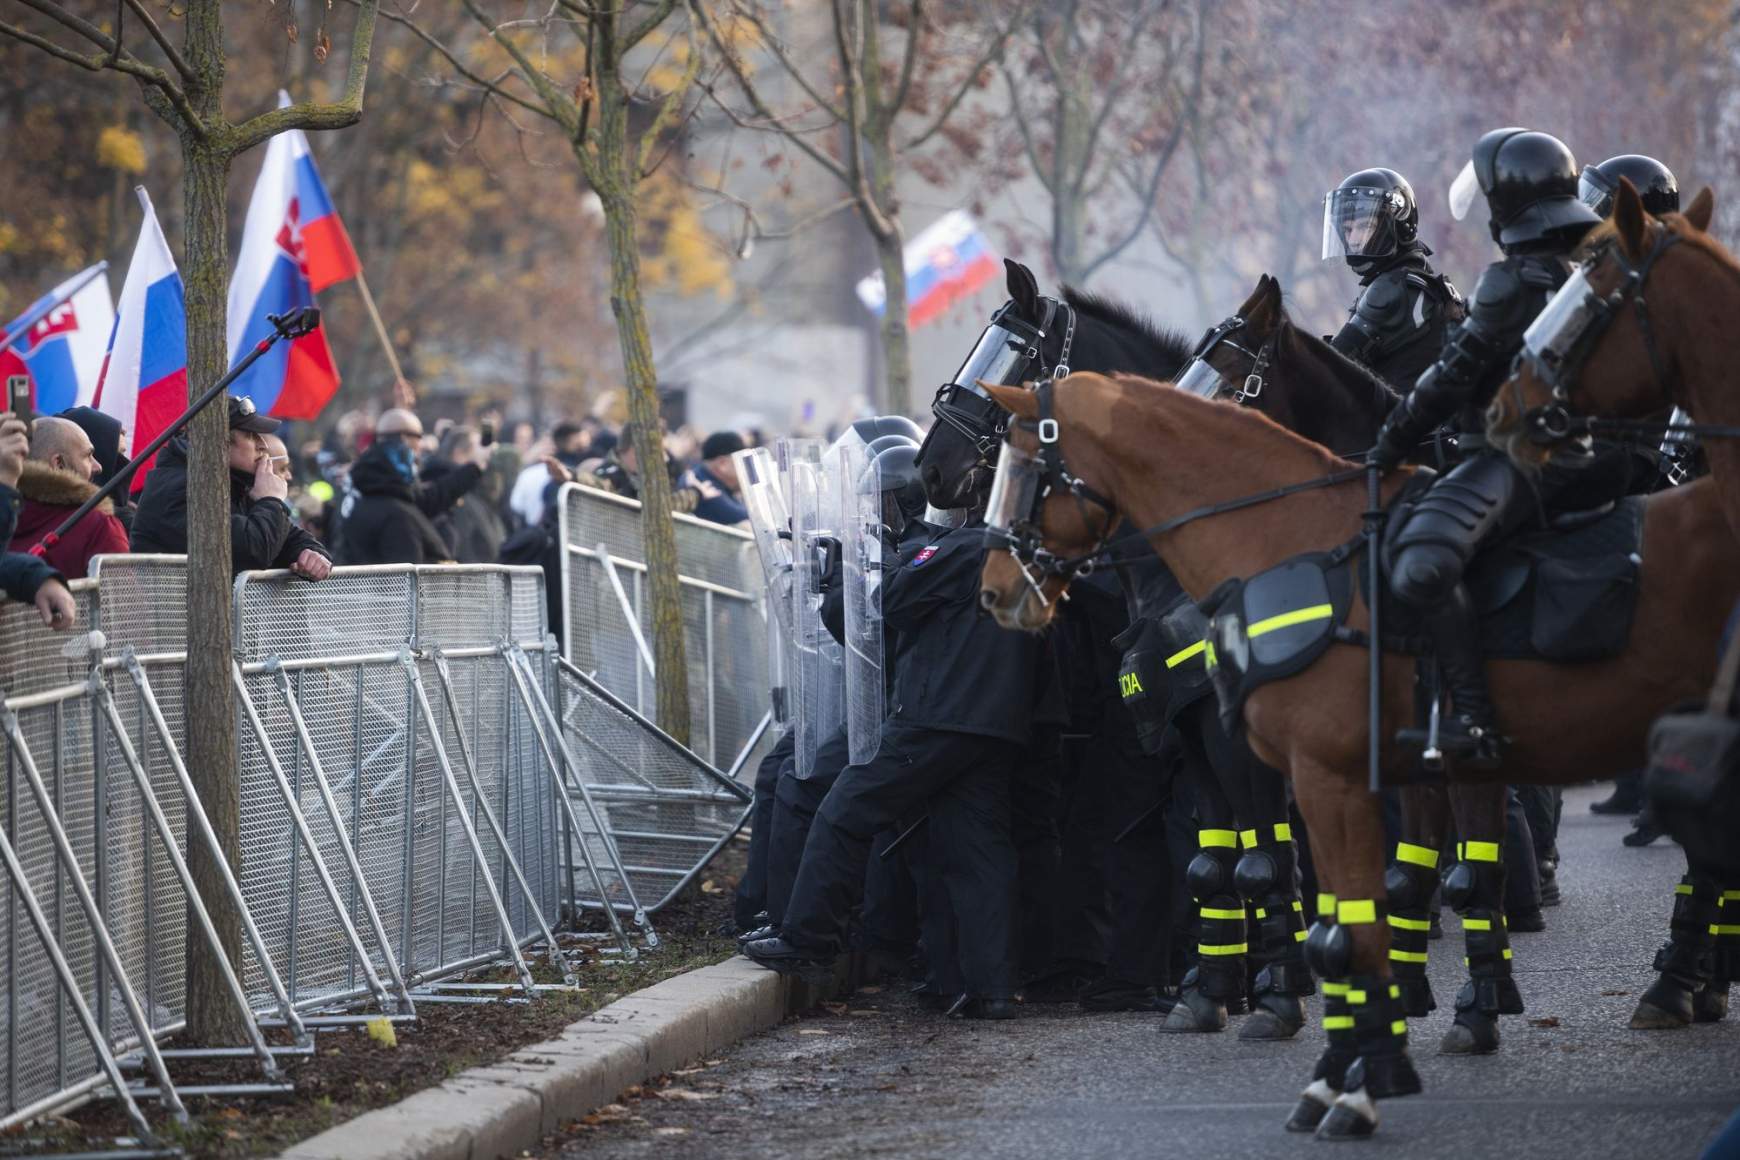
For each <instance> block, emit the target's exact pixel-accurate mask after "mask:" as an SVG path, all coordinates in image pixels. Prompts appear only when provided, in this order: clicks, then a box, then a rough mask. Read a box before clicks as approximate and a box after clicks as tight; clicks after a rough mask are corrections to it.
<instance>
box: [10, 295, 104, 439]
mask: <svg viewBox="0 0 1740 1160" xmlns="http://www.w3.org/2000/svg"><path fill="white" fill-rule="evenodd" d="M108 268H109V264H108V263H107V262H98V263H97V264H96V265H95V266H92V267H90V268H89V269H88V270H83V271H81V272H79V273H77V274H75V275H73V276H72V277H71V278H68V279H67V280H66V281H65V282H62V283H61V284H60V285H59V286H56V287H55V288H54V289H53V290H50V291H49V292H48V293H47V294H44V295H43V296H42V297H41V298H38V299H37V300H36V301H35V302H33V303H31V305H30V309H28V310H26V311H25V312H24V313H23V314H20V315H19V316H18V317H17V318H15V319H14V320H12V321H11V322H9V323H7V324H6V328H5V329H4V330H0V343H4V344H5V345H6V346H7V348H8V349H7V350H6V351H5V352H4V353H0V378H10V377H11V376H12V375H15V374H21V375H27V376H29V378H30V382H31V387H32V392H31V393H32V396H33V402H32V407H33V409H34V410H35V411H36V413H37V414H39V415H58V414H59V413H60V412H62V411H64V410H66V409H67V408H68V407H83V406H88V405H89V404H90V401H91V399H92V398H94V397H95V396H96V393H97V378H98V376H100V375H101V374H102V373H103V355H104V354H105V353H107V351H108V349H109V332H110V331H111V330H113V329H114V326H115V303H114V300H113V299H112V298H110V297H109V278H108V274H107V271H108ZM7 340H11V341H7Z"/></svg>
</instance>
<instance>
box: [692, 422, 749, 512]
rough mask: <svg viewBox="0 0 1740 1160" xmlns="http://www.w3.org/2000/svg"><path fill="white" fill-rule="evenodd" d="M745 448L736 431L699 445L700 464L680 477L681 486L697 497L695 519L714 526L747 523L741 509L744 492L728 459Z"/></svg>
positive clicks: (716, 435)
mask: <svg viewBox="0 0 1740 1160" xmlns="http://www.w3.org/2000/svg"><path fill="white" fill-rule="evenodd" d="M743 448H744V444H743V436H741V435H739V434H738V433H737V432H735V431H716V432H714V433H713V434H711V435H709V436H707V439H706V441H705V442H704V443H702V444H701V462H700V463H698V464H696V465H695V466H694V467H693V468H691V469H690V470H689V472H688V473H687V474H686V475H684V476H683V484H684V485H685V486H687V487H693V488H694V489H695V490H696V491H697V492H699V493H700V496H701V499H700V502H699V503H697V504H696V505H695V515H696V516H697V517H699V518H700V519H703V520H711V521H712V522H713V523H716V524H741V523H747V522H748V520H749V509H748V508H746V507H744V506H743V488H742V485H741V484H739V483H738V481H737V464H736V463H734V462H733V461H732V459H731V456H732V455H734V454H736V453H737V452H739V451H742V450H743Z"/></svg>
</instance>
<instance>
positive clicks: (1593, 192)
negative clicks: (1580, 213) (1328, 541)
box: [1577, 165, 1617, 217]
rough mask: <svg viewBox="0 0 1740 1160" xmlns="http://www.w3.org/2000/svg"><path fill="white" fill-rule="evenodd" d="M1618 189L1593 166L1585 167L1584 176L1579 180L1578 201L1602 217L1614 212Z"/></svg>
mask: <svg viewBox="0 0 1740 1160" xmlns="http://www.w3.org/2000/svg"><path fill="white" fill-rule="evenodd" d="M1616 188H1617V187H1616V186H1615V185H1614V183H1613V182H1611V181H1609V180H1607V175H1606V174H1604V173H1602V172H1601V171H1600V170H1599V169H1597V168H1595V167H1594V166H1593V165H1585V166H1584V167H1583V175H1582V176H1581V177H1579V178H1578V179H1577V197H1578V199H1579V200H1581V201H1582V203H1583V204H1584V205H1586V206H1588V207H1589V208H1590V209H1592V210H1594V211H1595V212H1596V213H1598V214H1600V215H1601V216H1602V217H1607V216H1608V215H1609V214H1611V213H1612V212H1613V194H1614V192H1615V190H1616Z"/></svg>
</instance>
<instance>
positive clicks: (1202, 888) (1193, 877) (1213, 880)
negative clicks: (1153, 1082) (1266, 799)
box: [1162, 829, 1249, 1031]
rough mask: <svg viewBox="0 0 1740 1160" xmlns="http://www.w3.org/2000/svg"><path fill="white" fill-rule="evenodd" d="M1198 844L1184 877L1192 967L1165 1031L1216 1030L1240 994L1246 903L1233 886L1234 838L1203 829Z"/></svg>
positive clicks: (1242, 988) (1225, 832)
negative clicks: (1191, 906) (1191, 900)
mask: <svg viewBox="0 0 1740 1160" xmlns="http://www.w3.org/2000/svg"><path fill="white" fill-rule="evenodd" d="M1197 841H1198V843H1199V844H1200V846H1201V847H1202V849H1201V850H1200V851H1199V852H1198V853H1197V855H1196V857H1195V858H1192V859H1191V860H1190V865H1189V866H1188V867H1186V868H1185V872H1184V880H1185V883H1186V885H1188V886H1189V887H1190V893H1191V894H1192V895H1193V896H1194V897H1195V899H1196V902H1197V931H1198V934H1197V943H1196V954H1197V959H1196V967H1195V969H1194V970H1193V971H1192V975H1194V979H1191V978H1189V977H1187V978H1186V980H1185V985H1184V987H1183V988H1182V989H1181V992H1180V995H1179V999H1178V1003H1177V1004H1176V1005H1175V1006H1174V1007H1173V1008H1172V1010H1171V1011H1170V1012H1168V1013H1167V1016H1166V1022H1165V1023H1164V1024H1162V1027H1163V1029H1164V1030H1167V1031H1220V1030H1222V1029H1223V1028H1225V1027H1226V1018H1227V1010H1226V1009H1227V1003H1228V1001H1229V1000H1232V999H1242V998H1243V997H1244V993H1245V955H1246V953H1247V951H1248V950H1249V946H1248V944H1247V942H1246V938H1245V904H1244V900H1243V899H1241V898H1239V896H1238V894H1237V892H1236V890H1235V889H1234V886H1233V880H1234V870H1235V868H1236V865H1237V863H1238V834H1237V833H1236V832H1235V831H1233V830H1210V829H1205V830H1200V831H1198V833H1197Z"/></svg>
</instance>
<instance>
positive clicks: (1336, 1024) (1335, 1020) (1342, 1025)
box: [1323, 1015, 1353, 1031]
mask: <svg viewBox="0 0 1740 1160" xmlns="http://www.w3.org/2000/svg"><path fill="white" fill-rule="evenodd" d="M1323 1030H1325V1031H1352V1030H1353V1016H1352V1015H1325V1016H1324V1017H1323Z"/></svg>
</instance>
